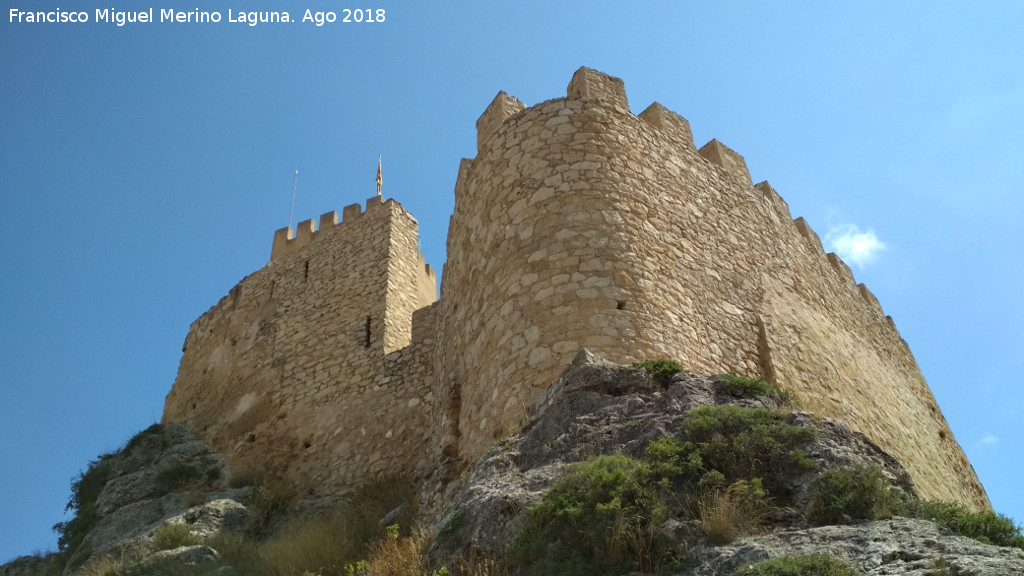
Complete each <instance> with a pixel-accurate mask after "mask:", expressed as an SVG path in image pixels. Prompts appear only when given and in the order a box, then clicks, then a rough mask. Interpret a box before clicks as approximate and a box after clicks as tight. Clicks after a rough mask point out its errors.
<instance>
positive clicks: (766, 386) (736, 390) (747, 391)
mask: <svg viewBox="0 0 1024 576" xmlns="http://www.w3.org/2000/svg"><path fill="white" fill-rule="evenodd" d="M715 380H716V381H718V383H719V384H720V385H721V390H722V392H723V393H725V394H728V395H730V396H736V397H747V398H760V397H765V396H767V397H768V398H772V399H774V400H776V401H777V402H779V403H780V404H783V405H787V406H792V405H794V404H796V396H795V395H794V394H793V393H792V392H790V391H789V390H785V389H783V388H782V387H780V386H779V385H778V384H771V383H769V382H765V381H764V380H762V379H760V378H748V377H746V376H740V375H739V374H733V373H729V374H720V375H718V376H715Z"/></svg>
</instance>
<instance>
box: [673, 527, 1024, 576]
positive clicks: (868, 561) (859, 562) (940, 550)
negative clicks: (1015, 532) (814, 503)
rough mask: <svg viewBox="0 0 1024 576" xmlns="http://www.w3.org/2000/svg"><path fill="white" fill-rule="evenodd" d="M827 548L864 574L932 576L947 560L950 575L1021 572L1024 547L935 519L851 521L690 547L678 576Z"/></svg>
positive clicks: (701, 574)
mask: <svg viewBox="0 0 1024 576" xmlns="http://www.w3.org/2000/svg"><path fill="white" fill-rule="evenodd" d="M821 553H827V554H829V555H831V556H833V557H835V558H837V559H839V560H841V561H843V562H845V563H846V564H848V565H849V566H851V567H852V568H854V569H856V570H859V571H862V572H863V573H864V574H865V576H883V575H885V576H888V575H897V574H898V575H901V576H930V575H931V574H935V570H936V563H937V562H939V561H940V558H941V562H945V564H946V566H948V567H949V570H950V574H961V575H967V574H971V575H973V576H1015V575H1019V574H1024V550H1019V549H1017V548H1005V547H999V546H990V545H987V544H982V543H981V542H978V541H976V540H971V539H970V538H965V537H963V536H957V535H955V534H951V533H949V532H946V531H943V530H941V529H940V528H939V527H938V526H936V525H935V524H934V523H933V522H929V521H927V520H916V519H910V518H893V519H891V520H878V521H875V522H866V523H862V524H857V525H849V526H822V527H819V528H808V529H799V530H785V531H782V532H777V533H774V534H768V535H765V536H758V537H755V538H743V539H740V540H737V541H736V542H733V543H731V544H727V545H723V546H707V545H706V544H703V545H699V546H697V547H695V548H692V549H690V551H689V554H688V555H689V559H690V562H691V563H692V565H691V567H690V568H689V569H687V570H686V571H683V572H680V573H679V576H704V575H707V574H732V573H733V572H734V571H735V570H737V569H738V568H739V567H741V566H743V565H745V564H749V563H751V562H758V561H760V560H765V559H768V558H775V557H778V556H782V555H787V554H821Z"/></svg>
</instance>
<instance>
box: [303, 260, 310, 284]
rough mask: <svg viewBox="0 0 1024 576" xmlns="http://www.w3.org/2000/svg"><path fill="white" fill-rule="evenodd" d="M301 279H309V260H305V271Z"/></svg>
mask: <svg viewBox="0 0 1024 576" xmlns="http://www.w3.org/2000/svg"><path fill="white" fill-rule="evenodd" d="M302 279H303V280H309V260H306V271H305V273H304V275H303V277H302Z"/></svg>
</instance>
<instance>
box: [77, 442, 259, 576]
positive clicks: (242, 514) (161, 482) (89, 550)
mask: <svg viewBox="0 0 1024 576" xmlns="http://www.w3.org/2000/svg"><path fill="white" fill-rule="evenodd" d="M107 465H108V466H109V473H108V475H107V481H106V484H105V485H104V486H103V489H102V491H101V492H100V494H99V496H98V497H97V499H96V511H97V520H96V523H95V525H94V526H93V527H92V529H91V530H90V531H89V533H88V534H87V535H86V536H85V538H84V540H83V541H82V543H81V545H80V546H78V548H77V549H76V550H73V551H71V552H72V556H71V559H70V561H69V564H68V565H69V566H77V565H79V564H81V563H82V562H85V561H87V560H88V559H96V558H99V557H101V556H103V555H104V554H107V553H111V552H113V553H116V554H117V555H118V556H120V557H128V558H143V557H146V556H147V555H149V554H150V552H151V545H150V541H151V538H152V536H153V532H154V531H155V530H156V529H157V528H159V527H161V526H163V525H164V524H168V523H178V524H187V525H189V527H190V529H191V531H192V533H193V534H194V535H196V536H200V537H206V536H210V535H213V534H215V533H217V532H220V531H240V530H243V529H244V528H245V526H246V521H247V518H248V513H247V511H246V508H245V506H244V505H242V504H241V503H240V502H241V501H242V499H243V496H244V495H245V490H244V489H239V488H230V487H229V486H228V485H227V470H226V467H225V463H224V458H223V456H221V455H220V454H219V453H217V452H215V451H214V450H213V449H212V448H211V447H210V446H209V445H207V444H205V443H204V442H202V441H201V440H199V439H198V437H197V436H196V435H195V433H194V432H193V431H192V430H191V429H189V428H188V427H186V426H183V425H178V424H169V425H164V426H160V427H154V428H152V429H150V430H147V431H145V432H143V433H141V434H139V435H138V436H136V437H135V438H134V439H133V440H132V441H130V442H129V443H128V445H127V446H126V447H125V448H124V449H123V450H121V451H120V452H119V453H116V454H115V455H113V456H111V457H108V464H107Z"/></svg>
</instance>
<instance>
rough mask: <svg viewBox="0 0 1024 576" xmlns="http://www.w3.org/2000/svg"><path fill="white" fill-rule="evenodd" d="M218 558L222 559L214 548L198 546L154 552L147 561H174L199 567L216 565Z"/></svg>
mask: <svg viewBox="0 0 1024 576" xmlns="http://www.w3.org/2000/svg"><path fill="white" fill-rule="evenodd" d="M218 558H220V554H218V553H217V551H216V550H214V549H213V548H210V547H209V546H199V545H197V546H179V547H178V548H173V549H171V550H161V551H159V552H154V553H153V554H151V555H150V556H149V558H148V559H147V560H148V561H151V562H159V561H161V560H174V561H177V562H180V563H182V564H186V565H188V566H197V565H200V564H216V563H217V559H218Z"/></svg>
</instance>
